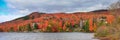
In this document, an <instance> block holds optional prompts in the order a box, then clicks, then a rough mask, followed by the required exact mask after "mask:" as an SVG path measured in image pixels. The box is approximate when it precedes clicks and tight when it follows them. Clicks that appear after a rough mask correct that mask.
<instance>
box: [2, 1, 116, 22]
mask: <svg viewBox="0 0 120 40" xmlns="http://www.w3.org/2000/svg"><path fill="white" fill-rule="evenodd" d="M116 1H118V0H0V22H5V21H9V20H13V19H15V18H18V17H22V16H25V15H28V14H30V13H31V12H36V11H38V12H46V13H53V12H88V11H93V10H98V9H106V8H107V7H108V6H109V5H110V4H112V3H114V2H116Z"/></svg>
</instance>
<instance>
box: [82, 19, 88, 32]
mask: <svg viewBox="0 0 120 40" xmlns="http://www.w3.org/2000/svg"><path fill="white" fill-rule="evenodd" d="M83 30H84V31H85V32H89V21H88V20H87V21H86V22H85V25H84V27H83Z"/></svg>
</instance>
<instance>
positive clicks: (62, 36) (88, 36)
mask: <svg viewBox="0 0 120 40" xmlns="http://www.w3.org/2000/svg"><path fill="white" fill-rule="evenodd" d="M93 35H94V33H79V32H73V33H0V40H97V39H94V38H93V37H94V36H93Z"/></svg>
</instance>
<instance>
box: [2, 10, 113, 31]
mask: <svg viewBox="0 0 120 40" xmlns="http://www.w3.org/2000/svg"><path fill="white" fill-rule="evenodd" d="M103 16H105V17H107V18H109V17H112V16H111V15H110V12H109V11H107V10H97V11H92V12H75V13H63V12H61V13H39V12H33V13H31V14H29V15H26V16H24V17H20V18H17V19H15V20H11V21H7V22H3V23H0V29H2V30H3V31H8V30H10V29H11V28H13V29H14V30H15V31H18V29H19V28H20V27H26V26H27V25H28V24H30V26H31V27H32V26H33V24H34V23H36V24H37V25H38V29H42V30H43V31H45V28H47V27H48V26H49V25H51V26H55V25H57V26H59V27H63V26H64V25H63V24H61V23H64V22H65V23H66V22H68V23H72V24H73V25H74V24H79V21H80V19H81V18H82V19H84V20H88V19H93V18H100V17H103ZM109 19H110V18H109ZM110 20H111V19H110ZM51 22H52V23H51ZM110 22H111V21H110ZM53 24H54V25H53ZM58 24H59V25H58ZM32 28H33V27H32ZM53 29H55V30H57V29H56V27H53ZM46 30H47V29H46Z"/></svg>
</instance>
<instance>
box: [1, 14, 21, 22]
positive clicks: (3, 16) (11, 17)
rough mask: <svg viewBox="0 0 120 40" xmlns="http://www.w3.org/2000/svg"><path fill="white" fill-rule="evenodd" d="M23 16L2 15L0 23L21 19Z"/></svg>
mask: <svg viewBox="0 0 120 40" xmlns="http://www.w3.org/2000/svg"><path fill="white" fill-rule="evenodd" d="M22 16H23V15H0V23H1V22H5V21H10V20H13V19H16V18H19V17H22Z"/></svg>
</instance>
